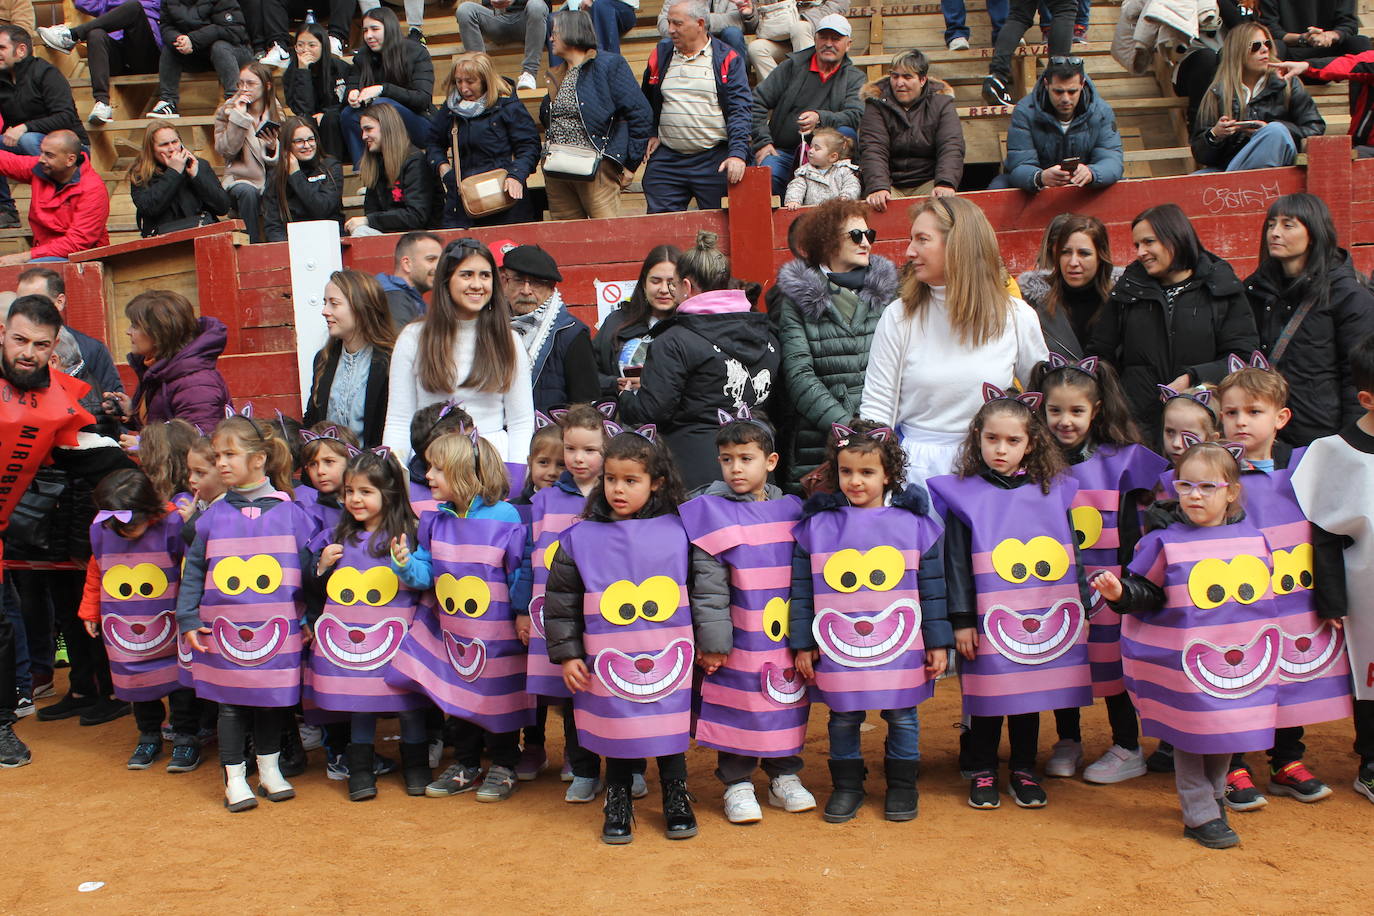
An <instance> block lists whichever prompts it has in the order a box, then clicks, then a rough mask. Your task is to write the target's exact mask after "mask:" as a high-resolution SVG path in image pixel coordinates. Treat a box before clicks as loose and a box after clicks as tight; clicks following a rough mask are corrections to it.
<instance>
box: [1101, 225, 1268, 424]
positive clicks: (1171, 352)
mask: <svg viewBox="0 0 1374 916" xmlns="http://www.w3.org/2000/svg"><path fill="white" fill-rule="evenodd" d="M1165 303H1166V299H1165V295H1164V288H1163V287H1162V286H1160V284H1159V281H1158V280H1156V279H1154V278H1153V277H1151V276H1150V275H1149V274H1147V273H1146V272H1145V268H1144V267H1142V266H1141V265H1140V262H1139V261H1134V262H1132V263H1131V264H1130V265H1129V266H1128V267H1127V268H1126V269H1125V271H1123V272H1122V274H1121V279H1120V280H1118V281H1117V283H1116V287H1115V288H1114V289H1113V290H1112V297H1111V299H1110V300H1108V302H1107V305H1106V307H1105V308H1104V309H1103V310H1102V316H1101V318H1100V319H1099V320H1098V322H1097V324H1096V325H1095V326H1094V327H1093V331H1092V337H1091V338H1090V339H1089V341H1088V347H1087V352H1088V353H1089V354H1091V355H1095V356H1100V357H1102V358H1103V359H1105V360H1107V361H1108V362H1110V363H1111V364H1112V365H1113V366H1115V367H1116V370H1117V372H1118V373H1119V374H1120V375H1121V383H1122V385H1123V386H1124V387H1125V389H1126V397H1127V399H1128V400H1129V401H1130V404H1131V412H1132V414H1133V415H1134V416H1135V418H1136V421H1137V422H1139V423H1140V424H1141V425H1142V427H1143V428H1144V430H1145V432H1146V436H1147V438H1146V440H1145V441H1147V442H1153V441H1155V435H1156V434H1157V433H1158V426H1159V415H1160V406H1161V405H1160V400H1159V389H1158V388H1157V387H1156V386H1158V385H1167V384H1169V383H1170V382H1172V381H1173V380H1174V379H1176V378H1178V377H1179V376H1180V375H1182V374H1183V373H1184V372H1187V373H1189V375H1191V376H1192V381H1193V382H1194V383H1198V382H1219V381H1221V379H1222V378H1223V377H1224V376H1225V375H1226V358H1227V357H1228V356H1229V355H1231V354H1232V353H1235V354H1237V355H1240V356H1249V354H1250V353H1251V352H1252V351H1253V350H1255V349H1256V347H1258V346H1259V335H1258V334H1256V333H1255V318H1254V315H1253V313H1252V312H1251V311H1250V306H1249V303H1248V302H1247V301H1246V298H1245V288H1244V287H1243V286H1241V283H1240V280H1238V279H1236V274H1235V271H1233V270H1232V269H1231V265H1230V264H1228V263H1226V262H1225V261H1223V260H1222V259H1221V258H1218V257H1217V256H1216V255H1214V254H1212V253H1211V252H1209V251H1205V250H1204V251H1203V252H1202V253H1201V256H1200V257H1199V259H1198V266H1197V269H1196V270H1194V271H1193V275H1192V276H1191V277H1190V278H1188V280H1187V281H1186V283H1185V284H1184V285H1183V287H1182V289H1181V290H1180V291H1179V292H1178V293H1177V294H1176V295H1175V297H1174V305H1173V311H1172V314H1171V315H1170V314H1169V312H1168V311H1167V309H1166V308H1165Z"/></svg>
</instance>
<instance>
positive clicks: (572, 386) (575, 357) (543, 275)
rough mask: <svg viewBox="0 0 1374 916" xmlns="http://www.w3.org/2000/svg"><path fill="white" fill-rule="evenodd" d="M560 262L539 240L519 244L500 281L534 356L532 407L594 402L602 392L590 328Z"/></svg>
mask: <svg viewBox="0 0 1374 916" xmlns="http://www.w3.org/2000/svg"><path fill="white" fill-rule="evenodd" d="M562 280H563V274H561V273H559V271H558V265H557V264H556V263H555V262H554V260H553V258H552V257H551V256H550V255H549V253H548V252H547V251H545V250H544V249H542V248H540V247H539V246H538V245H519V246H517V247H515V248H512V249H510V250H509V251H507V252H506V254H505V258H504V259H503V260H502V262H501V283H502V285H503V286H504V287H505V290H506V299H507V300H508V301H509V302H510V307H511V312H513V313H514V315H515V317H514V318H512V319H511V327H513V328H514V329H515V333H516V334H518V335H519V337H520V342H521V343H522V344H523V345H524V347H525V354H526V355H527V356H528V357H529V360H530V383H531V386H532V387H533V389H534V409H535V410H542V411H545V412H546V413H547V412H548V410H549V409H550V408H552V407H561V406H564V405H566V404H578V403H582V402H586V403H591V402H592V401H595V400H596V399H597V397H598V396H599V395H600V392H601V388H600V385H599V383H598V377H597V372H596V353H595V352H594V351H593V350H592V338H591V332H590V331H588V330H587V326H586V325H585V324H583V323H582V322H580V321H578V320H577V319H576V318H574V317H573V316H572V315H571V314H570V313H569V312H568V307H567V306H566V305H564V304H563V297H562V295H560V294H559V292H558V284H559V283H560V282H561V281H562Z"/></svg>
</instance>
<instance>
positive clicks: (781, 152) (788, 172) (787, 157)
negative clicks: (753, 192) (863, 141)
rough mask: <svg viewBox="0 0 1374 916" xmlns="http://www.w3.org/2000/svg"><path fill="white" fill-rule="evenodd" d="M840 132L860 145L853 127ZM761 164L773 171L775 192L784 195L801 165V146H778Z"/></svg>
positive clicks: (844, 128)
mask: <svg viewBox="0 0 1374 916" xmlns="http://www.w3.org/2000/svg"><path fill="white" fill-rule="evenodd" d="M836 130H838V131H839V132H840V133H842V134H844V135H845V136H846V137H848V138H849V142H851V143H852V144H854V147H855V148H856V149H857V148H858V146H859V135H858V134H857V133H856V132H855V131H854V128H852V127H838V128H836ZM759 165H765V166H767V167H768V170H769V171H770V172H772V173H773V193H774V194H776V195H778V196H779V197H782V196H783V195H784V194H786V193H787V183H788V182H789V181H791V180H792V176H793V175H794V174H796V171H797V166H799V165H801V147H800V146H794V147H792V148H791V149H783V148H782V147H777V152H776V153H774V154H773V155H771V156H766V157H764V160H763V161H762V162H760V163H759Z"/></svg>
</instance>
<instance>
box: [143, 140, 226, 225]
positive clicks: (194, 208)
mask: <svg viewBox="0 0 1374 916" xmlns="http://www.w3.org/2000/svg"><path fill="white" fill-rule="evenodd" d="M129 196H130V197H132V198H133V200H134V212H135V214H136V215H137V220H138V231H139V232H140V233H141V234H142V235H143V236H144V237H147V236H152V235H166V234H167V233H168V232H175V231H177V230H178V229H189V228H191V227H192V226H207V225H209V224H210V223H214V222H218V221H219V220H218V218H219V217H221V216H223V215H224V214H226V213H228V212H229V208H230V207H232V206H233V202H232V201H231V200H230V199H229V194H228V192H226V191H225V190H224V187H223V186H222V185H221V184H220V183H219V178H218V177H216V175H215V169H214V167H213V166H211V165H210V163H208V162H206V161H205V160H204V159H200V158H198V157H197V156H196V154H195V153H193V152H191V151H190V150H189V149H187V148H186V147H185V146H183V145H182V142H181V135H180V134H178V133H177V129H176V128H175V127H173V126H172V125H171V124H168V123H167V122H166V121H160V120H154V121H153V122H152V123H151V124H149V125H148V129H147V130H145V131H144V132H143V145H142V147H141V148H140V149H139V152H138V158H136V159H135V160H134V164H133V166H132V167H131V168H130V169H129Z"/></svg>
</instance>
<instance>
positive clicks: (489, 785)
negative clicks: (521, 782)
mask: <svg viewBox="0 0 1374 916" xmlns="http://www.w3.org/2000/svg"><path fill="white" fill-rule="evenodd" d="M516 782H517V780H516V778H515V771H514V770H512V769H511V768H510V767H498V766H492V767H488V768H487V778H486V779H484V780H482V785H481V786H479V787H478V789H477V796H476V798H477V800H478V801H479V802H500V801H505V800H506V799H508V798H510V797H511V794H512V793H513V792H514V791H515V784H516Z"/></svg>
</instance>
